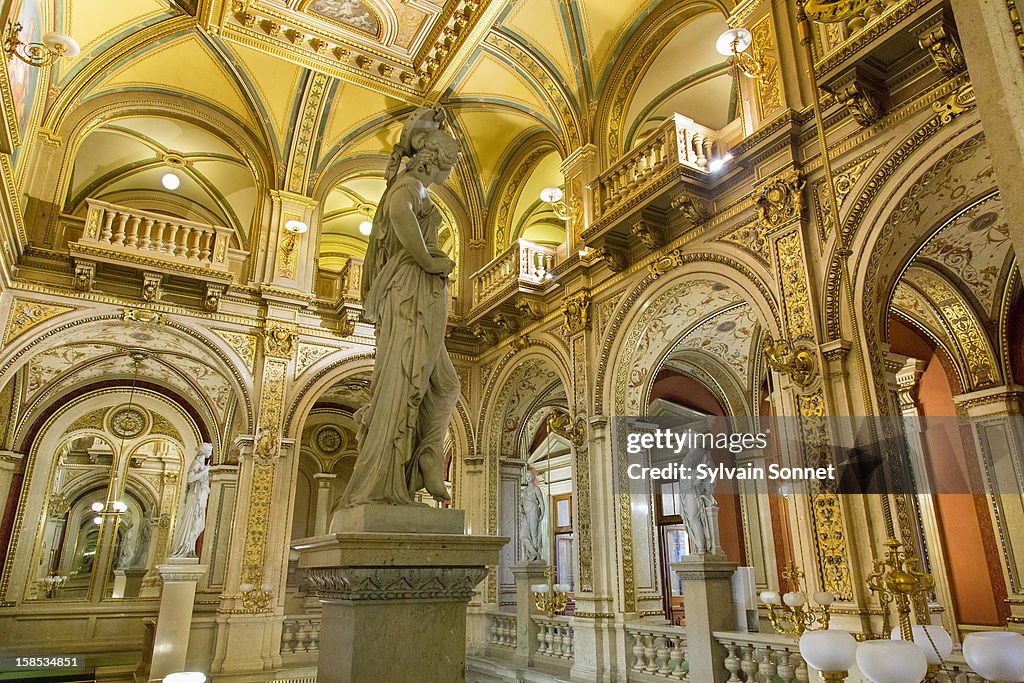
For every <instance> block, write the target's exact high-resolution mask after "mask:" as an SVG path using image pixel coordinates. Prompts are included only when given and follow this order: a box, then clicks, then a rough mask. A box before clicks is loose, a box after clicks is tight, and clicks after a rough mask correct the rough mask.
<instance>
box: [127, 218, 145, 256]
mask: <svg viewBox="0 0 1024 683" xmlns="http://www.w3.org/2000/svg"><path fill="white" fill-rule="evenodd" d="M141 222H142V219H141V218H140V217H138V216H132V217H131V220H129V221H128V229H127V231H126V232H125V240H124V246H125V247H129V248H132V249H134V248H135V247H136V246H138V244H139V224H140V223H141Z"/></svg>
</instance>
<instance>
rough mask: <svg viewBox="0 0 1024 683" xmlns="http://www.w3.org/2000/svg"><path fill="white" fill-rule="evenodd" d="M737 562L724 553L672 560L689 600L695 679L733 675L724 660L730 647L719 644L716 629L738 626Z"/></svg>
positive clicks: (721, 682)
mask: <svg viewBox="0 0 1024 683" xmlns="http://www.w3.org/2000/svg"><path fill="white" fill-rule="evenodd" d="M736 566H737V565H736V563H735V562H729V561H728V560H726V559H725V557H724V556H713V555H703V556H702V555H691V556H689V557H687V558H686V559H685V560H684V561H683V562H676V563H673V564H672V571H674V572H676V573H677V574H678V575H679V578H680V579H682V580H683V595H684V596H685V600H686V646H687V654H686V661H687V662H688V663H689V665H690V671H689V676H690V680H691V681H700V682H701V683H725V681H727V680H728V679H729V672H728V671H726V669H725V666H724V664H723V663H724V662H725V658H726V656H727V654H728V653H727V652H726V649H725V648H724V647H722V646H721V645H719V644H718V640H717V639H716V638H715V636H714V632H715V631H734V630H736V609H735V606H734V605H733V598H732V574H733V572H735V571H736Z"/></svg>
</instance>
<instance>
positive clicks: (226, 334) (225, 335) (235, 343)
mask: <svg viewBox="0 0 1024 683" xmlns="http://www.w3.org/2000/svg"><path fill="white" fill-rule="evenodd" d="M213 332H214V334H216V335H217V336H218V337H220V338H221V339H223V340H224V341H225V342H226V343H227V345H228V346H230V347H231V350H232V351H234V352H235V353H237V354H238V357H239V358H241V359H242V361H243V362H244V363H245V367H246V368H248V370H249V372H250V373H252V372H255V370H256V345H257V344H258V343H259V339H258V338H257V337H256V335H252V334H245V333H244V332H231V331H229V330H217V329H215V330H214V331H213Z"/></svg>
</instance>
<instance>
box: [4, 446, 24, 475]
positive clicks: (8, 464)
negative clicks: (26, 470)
mask: <svg viewBox="0 0 1024 683" xmlns="http://www.w3.org/2000/svg"><path fill="white" fill-rule="evenodd" d="M24 464H25V454H24V453H15V452H14V451H0V470H7V471H10V472H19V471H21V468H22V467H23V466H24Z"/></svg>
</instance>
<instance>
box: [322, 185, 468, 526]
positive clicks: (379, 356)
mask: <svg viewBox="0 0 1024 683" xmlns="http://www.w3.org/2000/svg"><path fill="white" fill-rule="evenodd" d="M439 217H440V215H439V214H438V212H437V211H436V209H434V205H433V203H432V202H431V200H430V198H429V197H428V196H427V190H426V188H425V187H424V186H423V184H422V183H420V182H419V180H417V179H416V178H414V177H412V176H410V175H402V176H399V177H398V179H396V180H395V182H394V183H393V184H392V186H391V187H389V188H388V190H387V192H386V193H385V196H384V197H383V198H382V201H381V204H380V206H379V207H378V209H377V214H376V215H375V216H374V225H373V234H372V236H371V238H370V239H371V244H370V246H369V248H368V249H367V255H366V261H365V262H364V264H363V269H364V270H363V290H364V295H363V308H364V311H365V315H366V317H367V319H369V320H370V321H371V322H375V323H376V325H377V330H376V336H377V351H376V356H375V359H374V364H373V381H372V384H371V392H372V396H371V399H370V403H369V404H368V405H366V406H364V407H362V408H360V409H359V411H357V413H356V421H357V424H358V434H357V437H358V441H359V457H358V459H357V460H356V465H355V468H354V470H353V472H352V478H351V479H350V480H349V484H348V487H347V488H346V489H345V494H344V495H343V496H342V499H341V501H340V505H341V506H342V507H352V506H356V505H365V504H386V505H387V504H390V505H410V504H414V503H415V499H414V496H415V493H416V491H418V490H419V489H421V488H422V487H423V478H422V475H421V473H420V466H419V464H420V459H421V457H423V456H424V455H425V454H428V453H431V454H436V456H437V457H436V461H437V462H438V463H443V458H444V435H445V431H446V430H447V428H448V421H449V419H450V417H451V414H452V410H454V408H455V402H456V400H458V395H459V378H458V376H457V375H456V374H455V367H454V366H453V365H452V361H451V358H450V357H449V356H448V351H447V350H446V349H445V345H444V335H445V326H446V324H447V321H448V281H447V278H445V277H443V276H441V275H437V274H432V273H428V272H426V271H425V270H423V269H422V268H421V267H420V266H419V264H417V263H416V261H415V260H414V259H413V257H412V256H411V255H410V253H409V251H408V250H407V249H406V248H405V246H404V245H403V244H402V242H401V241H400V240H399V238H398V235H397V234H396V230H395V226H396V225H398V224H400V223H402V222H405V225H406V227H412V228H413V229H412V230H411V231H410V232H411V233H412V234H413V235H416V234H419V235H421V236H422V239H423V243H424V246H425V247H426V249H427V251H429V252H432V253H439V252H438V251H437V230H438V226H439Z"/></svg>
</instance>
